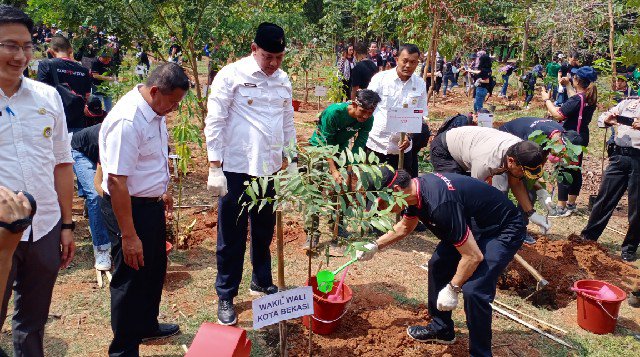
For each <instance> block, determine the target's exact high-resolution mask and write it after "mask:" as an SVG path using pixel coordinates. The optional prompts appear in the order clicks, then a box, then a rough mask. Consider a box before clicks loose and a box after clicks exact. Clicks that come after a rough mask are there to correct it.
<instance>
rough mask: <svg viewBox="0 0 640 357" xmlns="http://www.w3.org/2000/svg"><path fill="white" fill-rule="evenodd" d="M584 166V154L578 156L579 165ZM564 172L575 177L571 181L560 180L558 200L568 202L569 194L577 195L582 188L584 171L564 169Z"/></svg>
mask: <svg viewBox="0 0 640 357" xmlns="http://www.w3.org/2000/svg"><path fill="white" fill-rule="evenodd" d="M577 166H580V167H582V154H581V155H580V157H579V158H578V165H577ZM563 172H566V173H568V174H569V175H571V178H572V179H573V180H572V181H571V183H568V182H566V183H565V182H564V181H563V182H562V183H560V182H558V201H563V202H566V201H567V200H568V199H569V195H571V196H577V195H579V194H580V189H582V171H581V170H564V171H563Z"/></svg>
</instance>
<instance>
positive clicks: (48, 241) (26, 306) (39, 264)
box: [0, 222, 61, 357]
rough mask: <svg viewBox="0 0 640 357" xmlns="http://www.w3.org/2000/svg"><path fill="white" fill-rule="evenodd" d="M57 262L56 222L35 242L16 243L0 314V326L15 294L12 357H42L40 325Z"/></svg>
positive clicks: (51, 289)
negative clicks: (13, 293)
mask: <svg viewBox="0 0 640 357" xmlns="http://www.w3.org/2000/svg"><path fill="white" fill-rule="evenodd" d="M60 262H61V259H60V222H58V224H56V225H55V227H53V229H52V230H51V231H50V232H49V233H47V234H46V235H45V236H44V237H42V238H40V239H38V240H37V241H35V242H20V243H18V246H17V247H16V251H15V253H14V254H13V263H12V266H11V271H10V272H9V277H8V279H7V289H6V291H5V295H4V296H3V298H2V309H1V310H0V326H2V325H3V324H4V320H5V319H6V317H7V307H8V305H9V299H10V298H11V293H12V291H13V292H15V295H14V299H13V303H14V306H15V308H14V313H13V319H12V324H11V335H12V337H13V355H14V356H16V357H23V356H24V357H39V356H44V344H43V340H44V325H45V324H46V322H47V319H48V317H49V306H50V305H51V296H52V294H53V286H54V285H55V283H56V278H57V277H58V271H59V270H60ZM0 352H2V350H0Z"/></svg>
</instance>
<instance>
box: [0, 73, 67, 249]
mask: <svg viewBox="0 0 640 357" xmlns="http://www.w3.org/2000/svg"><path fill="white" fill-rule="evenodd" d="M70 163H73V158H71V145H70V144H69V135H68V133H67V122H66V118H65V115H64V108H63V106H62V99H61V98H60V95H59V94H58V92H57V91H56V90H55V88H53V87H51V86H49V85H46V84H44V83H40V82H36V81H33V80H31V79H28V78H23V79H22V83H21V84H20V89H18V91H17V92H16V93H15V94H14V95H13V96H11V97H10V98H9V97H7V96H6V95H5V94H4V92H3V91H2V90H1V89H0V166H1V167H2V168H1V169H0V185H2V186H5V187H7V188H8V189H10V190H24V191H27V192H29V193H30V194H31V195H32V196H33V198H34V199H35V200H36V203H37V204H38V209H37V211H36V215H35V216H34V217H33V224H32V228H27V230H26V231H24V233H23V235H22V241H27V240H28V238H29V234H30V233H31V229H33V240H34V242H35V241H37V240H39V239H40V238H42V237H43V236H45V235H46V234H47V233H49V232H50V231H51V230H52V229H53V227H54V226H55V225H56V224H57V223H58V221H59V220H60V217H61V214H60V204H59V203H58V194H57V192H56V190H55V182H54V176H53V170H54V168H55V166H56V165H58V164H70Z"/></svg>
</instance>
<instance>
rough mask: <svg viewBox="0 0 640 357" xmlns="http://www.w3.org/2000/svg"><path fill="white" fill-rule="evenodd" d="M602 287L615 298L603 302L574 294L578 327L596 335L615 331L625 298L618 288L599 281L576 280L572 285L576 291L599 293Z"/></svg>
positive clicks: (589, 296)
mask: <svg viewBox="0 0 640 357" xmlns="http://www.w3.org/2000/svg"><path fill="white" fill-rule="evenodd" d="M603 286H607V287H608V288H609V289H610V290H611V291H613V293H615V295H616V298H615V299H610V300H603V299H600V298H598V297H596V296H594V295H591V294H588V293H583V292H576V294H577V295H578V299H577V303H578V326H580V327H582V328H583V329H585V330H587V331H589V332H593V333H595V334H598V335H604V334H607V333H612V332H613V331H614V330H615V329H616V323H617V322H618V312H619V311H620V305H622V302H623V301H624V300H625V299H626V298H627V293H625V292H624V291H623V290H622V289H620V288H619V287H617V286H615V285H612V284H609V283H607V282H604V281H599V280H578V281H576V282H575V283H573V287H574V288H576V289H587V290H595V291H599V290H600V289H601V288H602V287H603Z"/></svg>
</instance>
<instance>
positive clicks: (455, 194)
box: [404, 173, 525, 247]
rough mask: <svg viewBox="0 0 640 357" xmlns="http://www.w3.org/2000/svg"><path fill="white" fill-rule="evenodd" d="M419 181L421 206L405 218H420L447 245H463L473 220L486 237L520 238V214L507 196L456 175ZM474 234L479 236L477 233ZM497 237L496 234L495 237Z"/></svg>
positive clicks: (522, 230) (522, 229) (424, 177)
mask: <svg viewBox="0 0 640 357" xmlns="http://www.w3.org/2000/svg"><path fill="white" fill-rule="evenodd" d="M414 180H416V181H417V185H418V192H419V196H420V197H419V199H418V204H417V205H415V206H410V207H409V208H408V209H407V210H405V213H404V216H405V217H406V218H410V219H411V218H413V217H415V218H418V219H420V221H422V223H424V224H425V225H426V226H427V228H429V230H430V231H431V232H433V234H435V235H436V237H438V239H440V240H441V241H443V242H445V243H450V244H453V245H454V246H456V247H459V246H461V245H463V244H464V243H465V242H466V241H467V238H468V237H469V232H470V231H471V229H472V223H471V221H472V218H473V220H474V223H475V225H473V229H474V230H475V229H476V228H478V229H480V230H482V231H483V236H485V234H486V236H487V237H491V236H492V233H496V234H497V233H500V235H501V236H502V237H504V236H505V235H506V236H508V235H511V236H513V237H514V239H520V237H522V236H523V235H524V233H525V226H524V223H523V221H522V217H521V216H520V212H519V211H518V209H517V208H516V206H514V204H513V203H512V202H511V201H510V200H509V199H508V198H507V196H506V195H505V194H503V193H502V192H500V191H499V190H498V189H496V188H495V187H493V186H490V185H487V184H486V183H484V182H482V181H480V180H477V179H475V178H472V177H468V176H464V175H459V174H453V173H432V174H425V175H422V176H420V177H418V178H415V179H414ZM474 235H478V233H476V232H475V231H474ZM494 236H495V235H494Z"/></svg>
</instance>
